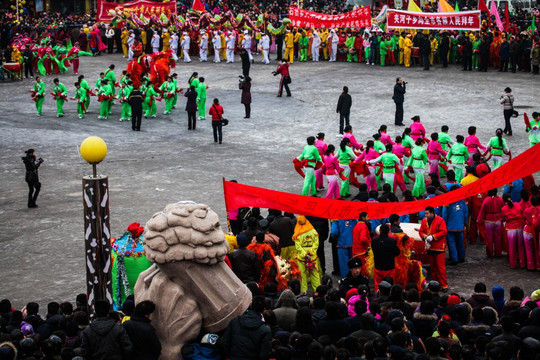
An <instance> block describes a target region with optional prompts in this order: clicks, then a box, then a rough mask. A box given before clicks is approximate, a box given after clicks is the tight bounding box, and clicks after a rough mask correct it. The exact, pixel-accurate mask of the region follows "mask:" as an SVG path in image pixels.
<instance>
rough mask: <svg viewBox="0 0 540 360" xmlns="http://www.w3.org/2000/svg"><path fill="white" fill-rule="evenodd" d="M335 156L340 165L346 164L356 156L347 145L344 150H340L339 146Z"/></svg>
mask: <svg viewBox="0 0 540 360" xmlns="http://www.w3.org/2000/svg"><path fill="white" fill-rule="evenodd" d="M337 158H338V161H339V164H340V165H347V166H348V165H349V163H350V162H351V161H353V160H354V159H355V158H356V155H354V151H353V150H352V149H351V148H350V147H349V146H345V151H341V148H339V150H338V152H337Z"/></svg>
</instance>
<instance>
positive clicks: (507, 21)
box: [504, 2, 510, 32]
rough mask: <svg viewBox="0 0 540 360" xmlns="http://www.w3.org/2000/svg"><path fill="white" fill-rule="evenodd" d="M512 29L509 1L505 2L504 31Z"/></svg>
mask: <svg viewBox="0 0 540 360" xmlns="http://www.w3.org/2000/svg"><path fill="white" fill-rule="evenodd" d="M509 29H510V13H509V12H508V2H505V3H504V31H505V32H508V30H509Z"/></svg>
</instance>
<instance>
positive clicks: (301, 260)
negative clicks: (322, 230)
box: [292, 215, 321, 292]
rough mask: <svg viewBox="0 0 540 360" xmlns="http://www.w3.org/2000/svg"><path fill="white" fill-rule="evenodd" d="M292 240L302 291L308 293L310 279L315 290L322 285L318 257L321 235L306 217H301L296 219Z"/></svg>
mask: <svg viewBox="0 0 540 360" xmlns="http://www.w3.org/2000/svg"><path fill="white" fill-rule="evenodd" d="M292 239H293V241H294V245H295V247H296V251H297V255H296V261H297V264H298V268H299V269H300V272H301V275H302V278H301V280H300V291H302V292H306V291H307V289H308V285H307V278H308V277H309V279H310V281H311V287H312V288H313V290H315V289H317V287H318V286H319V285H320V284H321V271H320V269H321V267H320V262H319V258H318V257H317V249H318V248H319V234H317V231H316V230H315V229H314V228H313V225H311V223H310V222H309V221H308V220H307V219H306V217H305V216H303V215H300V216H299V217H298V218H297V219H296V226H295V227H294V234H293V236H292Z"/></svg>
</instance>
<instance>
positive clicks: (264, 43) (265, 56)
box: [261, 33, 270, 65]
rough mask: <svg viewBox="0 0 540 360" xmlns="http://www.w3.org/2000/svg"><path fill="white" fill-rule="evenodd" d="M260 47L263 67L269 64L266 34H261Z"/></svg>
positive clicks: (267, 37) (268, 41)
mask: <svg viewBox="0 0 540 360" xmlns="http://www.w3.org/2000/svg"><path fill="white" fill-rule="evenodd" d="M261 47H262V53H263V59H262V62H263V63H264V64H265V65H268V64H270V59H269V58H268V55H269V53H270V37H269V36H268V34H266V33H263V36H262V37H261Z"/></svg>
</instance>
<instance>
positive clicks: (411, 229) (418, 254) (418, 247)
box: [375, 223, 429, 267]
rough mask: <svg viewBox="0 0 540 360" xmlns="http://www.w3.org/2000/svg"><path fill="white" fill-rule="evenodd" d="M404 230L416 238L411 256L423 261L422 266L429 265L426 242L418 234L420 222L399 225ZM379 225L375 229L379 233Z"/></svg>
mask: <svg viewBox="0 0 540 360" xmlns="http://www.w3.org/2000/svg"><path fill="white" fill-rule="evenodd" d="M399 226H400V227H401V229H402V230H403V232H404V233H405V234H407V235H409V237H410V238H413V239H414V246H413V249H412V250H413V251H414V253H413V255H412V256H411V258H412V259H414V260H418V261H420V262H421V263H422V266H424V267H425V266H429V255H428V254H427V252H426V245H425V243H424V240H422V239H421V238H420V235H419V234H418V230H420V224H415V223H401V224H400V225H399ZM379 227H380V226H378V227H377V229H376V230H375V232H376V233H377V234H378V233H379Z"/></svg>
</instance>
